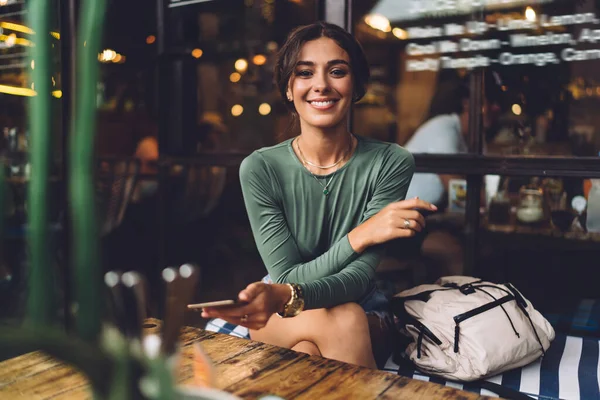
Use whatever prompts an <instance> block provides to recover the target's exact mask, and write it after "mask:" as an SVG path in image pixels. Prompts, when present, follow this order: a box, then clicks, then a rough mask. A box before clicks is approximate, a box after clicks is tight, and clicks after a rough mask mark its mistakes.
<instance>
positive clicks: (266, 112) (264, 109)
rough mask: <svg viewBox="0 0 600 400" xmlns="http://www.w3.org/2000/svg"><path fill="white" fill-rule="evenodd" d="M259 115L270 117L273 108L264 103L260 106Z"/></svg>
mask: <svg viewBox="0 0 600 400" xmlns="http://www.w3.org/2000/svg"><path fill="white" fill-rule="evenodd" d="M258 113H259V114H260V115H269V114H270V113H271V106H270V105H269V103H262V104H261V105H260V106H258Z"/></svg>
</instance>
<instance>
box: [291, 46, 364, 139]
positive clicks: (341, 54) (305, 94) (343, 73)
mask: <svg viewBox="0 0 600 400" xmlns="http://www.w3.org/2000/svg"><path fill="white" fill-rule="evenodd" d="M352 94H353V78H352V70H351V68H350V57H349V56H348V53H347V52H346V51H345V50H344V49H342V48H341V47H340V46H338V44H337V43H336V42H335V41H334V40H332V39H330V38H327V37H321V38H319V39H316V40H311V41H308V42H306V43H304V44H303V45H302V48H301V50H300V53H299V54H298V61H297V62H296V67H295V70H294V73H293V74H292V76H291V78H290V81H289V84H288V89H287V98H288V100H290V101H293V102H294V107H295V109H296V111H297V113H298V116H299V117H300V128H301V130H302V131H305V130H307V129H318V130H331V129H334V128H337V127H343V128H344V129H345V126H346V123H347V115H348V110H349V109H350V105H351V104H352Z"/></svg>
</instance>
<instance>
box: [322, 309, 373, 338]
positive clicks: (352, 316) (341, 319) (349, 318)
mask: <svg viewBox="0 0 600 400" xmlns="http://www.w3.org/2000/svg"><path fill="white" fill-rule="evenodd" d="M327 313H328V317H329V319H330V321H331V322H332V323H333V325H334V326H335V328H336V330H337V331H338V332H349V333H357V332H358V331H361V330H366V331H368V328H369V323H368V320H367V316H366V314H365V311H364V310H363V308H362V307H361V306H359V305H358V304H356V303H345V304H341V305H339V306H336V307H333V308H331V309H329V310H327Z"/></svg>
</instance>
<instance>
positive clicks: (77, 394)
mask: <svg viewBox="0 0 600 400" xmlns="http://www.w3.org/2000/svg"><path fill="white" fill-rule="evenodd" d="M93 398H94V396H92V392H91V390H90V387H89V385H88V384H87V383H86V384H85V385H83V386H80V387H75V388H72V389H71V390H67V391H65V392H63V393H57V394H55V395H54V396H52V397H47V398H46V400H92V399H93Z"/></svg>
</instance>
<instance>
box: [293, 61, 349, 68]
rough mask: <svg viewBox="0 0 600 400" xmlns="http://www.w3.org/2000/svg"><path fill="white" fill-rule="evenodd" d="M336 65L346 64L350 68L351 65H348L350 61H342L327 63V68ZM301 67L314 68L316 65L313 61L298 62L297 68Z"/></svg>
mask: <svg viewBox="0 0 600 400" xmlns="http://www.w3.org/2000/svg"><path fill="white" fill-rule="evenodd" d="M336 64H344V65H347V66H350V64H349V63H348V61H346V60H342V59H339V60H330V61H327V66H331V65H336ZM300 65H305V66H308V67H314V66H315V63H314V62H312V61H298V62H297V63H296V66H300Z"/></svg>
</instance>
